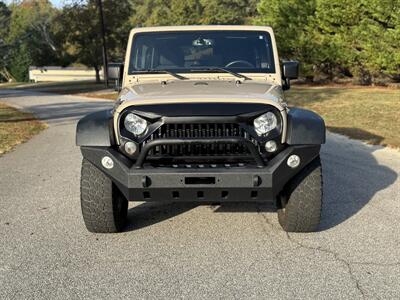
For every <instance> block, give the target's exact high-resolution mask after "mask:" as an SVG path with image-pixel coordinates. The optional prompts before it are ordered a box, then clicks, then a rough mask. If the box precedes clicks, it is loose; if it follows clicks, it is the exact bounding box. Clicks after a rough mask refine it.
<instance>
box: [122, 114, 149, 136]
mask: <svg viewBox="0 0 400 300" xmlns="http://www.w3.org/2000/svg"><path fill="white" fill-rule="evenodd" d="M124 125H125V128H126V130H128V131H130V132H132V133H133V134H134V135H141V134H143V133H145V131H146V129H147V121H146V120H145V119H143V118H141V117H139V116H137V115H135V114H127V115H126V117H125V120H124Z"/></svg>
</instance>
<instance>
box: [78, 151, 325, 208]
mask: <svg viewBox="0 0 400 300" xmlns="http://www.w3.org/2000/svg"><path fill="white" fill-rule="evenodd" d="M320 147H321V146H320V145H307V146H304V145H302V146H290V147H288V148H286V149H284V150H283V151H282V152H280V153H279V154H277V155H276V156H275V157H274V158H273V159H271V160H270V161H268V162H265V165H264V166H251V167H248V166H242V167H217V168H215V167H214V168H208V167H207V168H199V167H196V168H186V167H178V168H172V167H157V168H153V167H142V168H137V165H135V164H132V162H131V161H130V160H129V159H127V158H126V157H125V156H123V155H122V154H121V153H119V152H118V151H116V150H114V149H112V148H109V147H81V151H82V154H83V157H84V158H85V159H87V160H89V161H90V162H91V163H93V164H94V165H95V166H96V167H97V168H99V169H100V170H101V171H102V172H104V173H105V174H106V175H107V176H108V177H109V178H111V180H112V181H113V182H114V184H115V185H116V186H117V187H118V188H119V189H120V190H121V192H122V193H123V194H124V195H125V197H126V198H127V199H128V200H130V201H203V202H205V201H216V202H223V201H226V202H231V201H263V202H267V201H269V202H274V203H275V200H276V196H277V195H278V194H279V193H280V192H281V191H282V189H283V188H284V186H285V185H286V184H287V183H288V182H289V181H290V179H292V178H293V177H294V176H295V175H296V174H297V173H298V172H300V170H302V169H303V168H304V167H305V166H306V165H307V164H309V163H310V162H311V161H312V160H313V159H314V158H316V157H317V156H318V155H319V151H320ZM292 154H296V155H298V156H299V157H300V159H301V163H300V165H299V166H298V167H297V168H294V169H293V168H290V167H289V166H288V165H287V159H288V157H289V156H290V155H292ZM104 156H109V157H110V158H112V159H113V161H114V167H113V168H112V169H105V168H104V167H103V166H102V164H101V160H102V158H103V157H104Z"/></svg>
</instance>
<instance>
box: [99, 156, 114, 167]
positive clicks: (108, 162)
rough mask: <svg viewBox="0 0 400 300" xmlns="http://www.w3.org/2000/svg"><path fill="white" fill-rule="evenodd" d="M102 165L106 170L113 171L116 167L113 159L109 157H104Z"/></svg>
mask: <svg viewBox="0 0 400 300" xmlns="http://www.w3.org/2000/svg"><path fill="white" fill-rule="evenodd" d="M101 164H102V165H103V167H104V168H106V169H112V168H113V167H114V162H113V160H112V159H111V157H108V156H104V157H103V159H102V160H101Z"/></svg>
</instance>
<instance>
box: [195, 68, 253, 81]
mask: <svg viewBox="0 0 400 300" xmlns="http://www.w3.org/2000/svg"><path fill="white" fill-rule="evenodd" d="M190 71H192V72H193V71H196V72H204V71H220V72H225V73H229V74H231V75H233V76H235V77H238V78H243V79H244V80H250V78H249V77H247V76H245V75H243V74H239V73H236V72H233V71H231V70H228V69H225V68H223V67H205V68H196V69H191V70H190Z"/></svg>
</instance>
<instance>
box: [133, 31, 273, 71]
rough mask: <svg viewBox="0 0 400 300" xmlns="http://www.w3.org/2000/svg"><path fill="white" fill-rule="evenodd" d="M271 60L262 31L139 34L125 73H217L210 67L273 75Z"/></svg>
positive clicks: (269, 41) (268, 46)
mask: <svg viewBox="0 0 400 300" xmlns="http://www.w3.org/2000/svg"><path fill="white" fill-rule="evenodd" d="M273 57H274V56H273V52H272V45H271V38H270V36H269V34H268V33H267V32H264V31H236V30H235V31H221V30H219V31H178V32H149V33H138V34H135V36H134V39H133V45H132V51H131V57H130V65H129V70H128V71H129V74H136V73H141V72H151V70H154V71H157V70H168V71H171V72H182V73H190V72H198V71H201V70H204V71H206V72H216V71H218V70H217V69H214V70H212V67H214V68H215V67H217V68H225V69H227V70H231V71H234V72H248V73H274V72H275V65H274V59H273ZM208 68H209V69H208ZM207 69H208V70H207Z"/></svg>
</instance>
